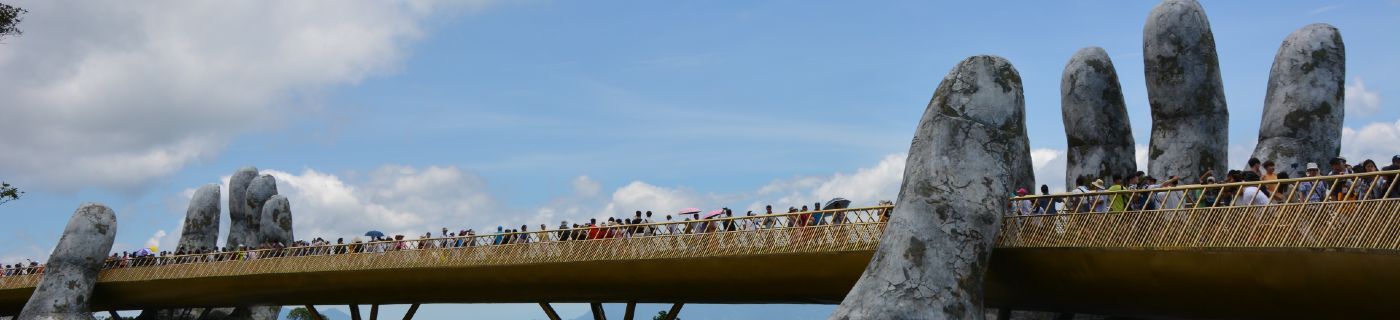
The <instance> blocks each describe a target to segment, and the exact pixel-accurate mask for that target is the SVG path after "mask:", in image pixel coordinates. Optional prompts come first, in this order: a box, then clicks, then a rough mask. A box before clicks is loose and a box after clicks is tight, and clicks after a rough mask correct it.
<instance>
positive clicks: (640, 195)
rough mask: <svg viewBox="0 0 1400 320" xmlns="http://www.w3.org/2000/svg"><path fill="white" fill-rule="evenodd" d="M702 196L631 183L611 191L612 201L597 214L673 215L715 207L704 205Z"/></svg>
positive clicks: (606, 215)
mask: <svg viewBox="0 0 1400 320" xmlns="http://www.w3.org/2000/svg"><path fill="white" fill-rule="evenodd" d="M701 198H703V197H702V196H699V195H696V194H695V193H694V192H691V191H689V190H684V189H680V188H666V187H658V186H654V185H651V184H648V183H646V182H642V181H632V182H631V183H628V184H627V185H626V186H623V187H621V188H618V189H617V191H613V193H612V199H611V201H610V202H608V204H607V205H606V206H604V207H603V209H602V210H600V211H599V212H598V213H597V214H598V216H601V217H621V216H631V215H630V214H628V213H629V212H634V211H637V210H641V211H653V213H662V214H667V213H675V212H680V210H681V209H684V208H690V207H701V208H702V209H714V208H706V207H712V206H715V204H713V203H705V202H706V201H702V200H701Z"/></svg>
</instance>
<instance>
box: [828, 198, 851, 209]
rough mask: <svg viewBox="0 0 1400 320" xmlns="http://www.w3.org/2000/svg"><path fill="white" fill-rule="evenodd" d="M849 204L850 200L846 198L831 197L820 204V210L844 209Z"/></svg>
mask: <svg viewBox="0 0 1400 320" xmlns="http://www.w3.org/2000/svg"><path fill="white" fill-rule="evenodd" d="M850 205H851V200H846V198H831V201H827V202H826V205H825V206H822V210H831V209H845V208H846V207H847V206H850Z"/></svg>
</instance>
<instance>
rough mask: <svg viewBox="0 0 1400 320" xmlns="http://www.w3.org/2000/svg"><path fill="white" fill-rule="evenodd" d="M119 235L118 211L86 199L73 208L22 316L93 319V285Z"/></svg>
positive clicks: (27, 317) (23, 317) (24, 317)
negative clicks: (91, 304)
mask: <svg viewBox="0 0 1400 320" xmlns="http://www.w3.org/2000/svg"><path fill="white" fill-rule="evenodd" d="M116 236H117V215H116V213H115V212H112V209H110V208H107V206H104V205H101V204H96V203H86V204H83V206H82V207H79V208H78V210H77V211H75V212H73V217H72V218H69V219H68V226H67V227H64V228H63V237H62V238H59V239H58V246H56V247H54V249H53V253H52V254H50V255H49V262H48V264H47V265H46V266H45V267H44V277H43V278H42V279H40V280H39V285H38V287H37V288H36V289H35V290H34V293H33V295H31V296H29V301H28V302H27V303H25V304H24V309H23V310H22V311H20V316H19V319H26V320H29V319H92V318H93V317H92V310H90V309H89V308H88V303H89V302H90V301H91V300H92V287H93V286H94V285H96V284H97V272H98V271H99V270H101V268H102V262H103V261H104V260H106V258H107V252H109V251H111V250H112V241H113V240H114V239H115V238H116Z"/></svg>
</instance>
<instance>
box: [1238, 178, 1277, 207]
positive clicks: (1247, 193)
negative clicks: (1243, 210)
mask: <svg viewBox="0 0 1400 320" xmlns="http://www.w3.org/2000/svg"><path fill="white" fill-rule="evenodd" d="M1244 181H1245V182H1259V174H1257V173H1254V172H1253V171H1245V172H1244ZM1266 204H1269V194H1268V193H1267V192H1265V191H1264V190H1262V189H1259V186H1257V185H1251V186H1246V187H1244V188H1243V190H1240V196H1239V197H1238V198H1235V203H1234V206H1236V207H1244V206H1257V205H1266Z"/></svg>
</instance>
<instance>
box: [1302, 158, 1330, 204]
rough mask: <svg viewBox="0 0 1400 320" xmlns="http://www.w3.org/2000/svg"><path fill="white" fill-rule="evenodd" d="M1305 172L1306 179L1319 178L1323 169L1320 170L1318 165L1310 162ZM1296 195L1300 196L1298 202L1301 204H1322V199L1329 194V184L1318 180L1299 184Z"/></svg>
mask: <svg viewBox="0 0 1400 320" xmlns="http://www.w3.org/2000/svg"><path fill="white" fill-rule="evenodd" d="M1303 172H1304V175H1305V176H1304V177H1305V178H1317V177H1319V173H1320V172H1321V168H1318V166H1317V163H1315V162H1309V163H1308V166H1307V167H1306V169H1305V170H1304V171H1303ZM1294 193H1297V194H1298V199H1297V200H1298V201H1301V202H1306V203H1313V202H1322V198H1323V197H1325V196H1326V194H1327V182H1326V181H1322V180H1318V179H1311V180H1306V181H1302V182H1298V184H1297V190H1296V191H1294Z"/></svg>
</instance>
